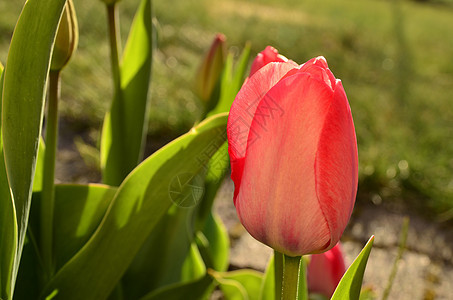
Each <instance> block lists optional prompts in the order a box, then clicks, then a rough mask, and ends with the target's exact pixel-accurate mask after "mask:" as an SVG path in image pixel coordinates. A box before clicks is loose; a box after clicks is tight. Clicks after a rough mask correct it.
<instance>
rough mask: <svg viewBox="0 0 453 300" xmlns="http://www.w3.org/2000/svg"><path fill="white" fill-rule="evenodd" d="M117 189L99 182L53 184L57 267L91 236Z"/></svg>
mask: <svg viewBox="0 0 453 300" xmlns="http://www.w3.org/2000/svg"><path fill="white" fill-rule="evenodd" d="M116 191H117V188H116V187H111V186H107V185H102V184H88V185H76V184H63V185H56V186H55V216H54V218H55V219H54V251H55V252H54V255H55V260H56V266H57V270H58V269H59V268H60V267H62V266H63V265H64V264H65V263H66V262H67V261H68V260H69V259H70V258H71V257H72V256H74V254H75V253H77V251H79V250H80V249H81V248H82V246H83V245H84V244H85V243H86V242H87V241H88V240H89V238H90V237H91V236H92V234H93V233H94V231H95V230H96V228H97V227H98V226H99V224H100V223H101V220H102V218H103V217H104V215H105V212H106V211H107V208H108V205H109V204H110V202H111V201H112V199H113V197H114V196H115V193H116Z"/></svg>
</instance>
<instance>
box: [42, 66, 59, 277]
mask: <svg viewBox="0 0 453 300" xmlns="http://www.w3.org/2000/svg"><path fill="white" fill-rule="evenodd" d="M59 98H60V72H59V71H50V73H49V98H48V103H47V122H46V140H45V141H46V151H45V154H44V170H43V183H42V192H41V233H40V235H41V251H42V259H43V263H44V269H45V276H46V280H47V279H49V278H50V277H51V276H52V275H53V273H54V264H53V259H52V255H53V253H52V250H53V241H52V238H53V216H54V203H55V183H54V178H55V156H56V151H57V139H58V100H59Z"/></svg>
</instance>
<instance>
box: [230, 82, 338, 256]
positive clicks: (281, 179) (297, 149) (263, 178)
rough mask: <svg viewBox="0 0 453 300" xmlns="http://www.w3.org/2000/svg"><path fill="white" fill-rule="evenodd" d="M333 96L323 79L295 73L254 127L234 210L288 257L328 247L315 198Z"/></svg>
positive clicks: (272, 93)
mask: <svg viewBox="0 0 453 300" xmlns="http://www.w3.org/2000/svg"><path fill="white" fill-rule="evenodd" d="M257 74H258V73H257ZM255 84H256V83H255ZM332 98H333V91H332V89H331V87H330V86H329V85H326V84H325V82H324V81H320V80H318V78H316V77H314V76H311V75H310V74H308V73H296V74H295V75H293V76H289V77H286V78H285V79H283V80H281V81H279V82H278V83H277V84H276V85H275V86H274V87H273V88H272V89H270V90H269V92H268V93H267V94H266V95H265V96H264V98H263V99H262V100H261V101H260V102H259V104H258V106H257V108H256V110H255V114H254V116H253V122H252V123H251V127H250V132H249V139H248V140H249V142H248V143H247V148H246V156H245V161H244V162H243V163H242V164H243V165H242V167H243V170H244V173H243V174H242V176H241V188H240V189H239V192H238V195H237V198H236V203H235V204H236V209H237V212H238V215H239V217H240V219H241V222H242V224H243V225H244V226H245V228H246V229H247V230H248V231H249V232H250V234H251V235H252V236H254V237H255V238H256V239H258V240H259V241H261V242H263V243H265V244H267V245H269V246H271V247H272V248H274V249H276V250H278V251H280V252H283V253H285V254H288V255H303V254H308V253H310V252H312V251H313V249H324V248H326V247H327V246H329V245H330V232H329V227H328V224H327V221H326V219H325V217H324V215H323V211H322V210H321V208H320V203H319V201H318V197H317V194H316V182H315V170H314V167H315V157H316V152H317V144H316V142H313V141H318V140H319V138H320V136H321V130H322V129H323V126H324V123H325V118H326V115H327V112H328V108H329V106H330V103H331V101H332ZM277 99H278V100H277ZM276 111H278V112H280V114H276V113H275V112H276ZM283 115H284V117H282V116H283ZM251 141H253V143H252V142H251Z"/></svg>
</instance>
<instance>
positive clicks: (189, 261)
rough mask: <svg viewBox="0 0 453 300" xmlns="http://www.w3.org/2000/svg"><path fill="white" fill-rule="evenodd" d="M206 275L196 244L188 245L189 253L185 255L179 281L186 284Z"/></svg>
mask: <svg viewBox="0 0 453 300" xmlns="http://www.w3.org/2000/svg"><path fill="white" fill-rule="evenodd" d="M205 274H206V265H205V264H204V262H203V258H201V255H200V251H199V250H198V248H197V244H196V243H195V242H193V243H192V244H191V245H190V252H189V255H187V257H186V259H185V261H184V265H183V267H182V276H181V281H182V282H187V281H192V280H194V279H196V278H200V277H202V276H204V275H205Z"/></svg>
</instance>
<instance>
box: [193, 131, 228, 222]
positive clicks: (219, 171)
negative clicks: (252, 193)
mask: <svg viewBox="0 0 453 300" xmlns="http://www.w3.org/2000/svg"><path fill="white" fill-rule="evenodd" d="M224 139H226V137H218V138H217V139H215V140H213V143H212V144H213V146H212V148H211V149H207V152H211V151H212V149H217V148H219V147H220V148H219V149H218V150H217V152H216V153H215V154H214V155H213V156H212V158H211V159H210V160H209V163H208V164H206V177H205V192H204V194H203V200H202V201H201V203H200V205H199V206H198V212H197V218H196V220H195V227H196V229H197V230H202V229H203V228H204V227H205V223H206V222H207V220H208V218H209V217H210V215H211V211H212V204H213V203H214V199H215V197H216V195H217V191H218V189H219V187H220V185H221V184H222V182H223V179H224V178H225V175H226V173H227V172H228V169H229V166H230V159H229V156H228V144H227V143H226V142H224Z"/></svg>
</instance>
